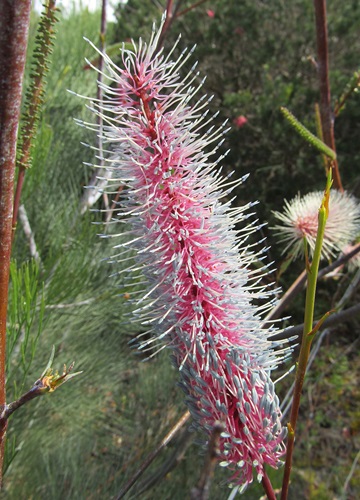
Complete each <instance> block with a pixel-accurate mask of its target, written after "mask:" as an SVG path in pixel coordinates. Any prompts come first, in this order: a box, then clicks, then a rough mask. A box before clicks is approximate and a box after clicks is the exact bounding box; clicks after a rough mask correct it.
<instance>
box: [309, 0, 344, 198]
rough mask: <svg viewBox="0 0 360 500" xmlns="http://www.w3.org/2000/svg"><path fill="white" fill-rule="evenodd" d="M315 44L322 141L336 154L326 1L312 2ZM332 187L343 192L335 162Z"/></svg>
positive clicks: (333, 164)
mask: <svg viewBox="0 0 360 500" xmlns="http://www.w3.org/2000/svg"><path fill="white" fill-rule="evenodd" d="M314 7H315V23H316V43H317V51H318V74H319V86H320V116H321V127H322V134H323V140H324V142H325V144H326V145H327V146H329V147H330V148H331V149H332V150H333V151H335V152H336V148H335V136H334V116H333V113H332V109H331V93H330V82H329V51H328V36H327V22H326V0H314ZM332 168H333V179H334V187H335V188H336V189H339V190H340V191H344V188H343V186H342V182H341V177H340V172H339V165H338V162H337V160H334V161H333V162H332Z"/></svg>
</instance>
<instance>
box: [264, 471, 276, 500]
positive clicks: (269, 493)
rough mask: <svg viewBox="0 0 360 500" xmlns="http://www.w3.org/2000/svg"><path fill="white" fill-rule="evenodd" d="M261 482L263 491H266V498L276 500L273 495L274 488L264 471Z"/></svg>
mask: <svg viewBox="0 0 360 500" xmlns="http://www.w3.org/2000/svg"><path fill="white" fill-rule="evenodd" d="M261 483H262V485H263V488H264V491H265V493H266V496H267V498H268V500H276V495H275V492H274V489H273V487H272V484H271V482H270V479H269V477H268V475H267V474H266V472H265V471H264V475H263V478H262V481H261Z"/></svg>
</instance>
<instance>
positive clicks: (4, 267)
mask: <svg viewBox="0 0 360 500" xmlns="http://www.w3.org/2000/svg"><path fill="white" fill-rule="evenodd" d="M30 9H31V0H22V1H21V2H14V1H12V0H0V68H1V79H0V126H1V129H0V409H1V410H2V409H3V408H4V407H5V404H6V399H5V398H6V393H5V352H6V314H7V305H8V287H9V270H10V255H11V233H12V214H13V190H14V175H15V159H16V141H17V131H18V125H19V116H20V106H21V94H22V84H23V77H24V69H25V58H26V48H27V40H28V32H29V21H30ZM4 437H5V428H4V427H3V428H2V429H0V443H1V445H0V483H1V482H2V466H3V460H4V442H5V440H4Z"/></svg>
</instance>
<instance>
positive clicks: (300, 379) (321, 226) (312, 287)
mask: <svg viewBox="0 0 360 500" xmlns="http://www.w3.org/2000/svg"><path fill="white" fill-rule="evenodd" d="M331 182H332V181H331V170H329V175H328V180H327V185H326V190H325V194H324V198H323V201H322V204H321V207H320V210H319V223H318V232H317V237H316V243H315V250H314V256H313V261H312V263H311V265H309V266H308V265H307V282H308V285H307V289H306V301H305V315H304V330H303V337H302V341H301V347H300V354H299V360H298V364H297V369H296V377H295V387H294V395H293V403H292V408H291V415H290V422H289V423H288V431H289V434H288V441H287V452H286V460H285V470H284V478H283V485H282V491H281V500H286V499H287V497H288V491H289V484H290V474H291V466H292V455H293V451H294V443H295V434H296V424H297V419H298V415H299V408H300V398H301V392H302V388H303V385H304V379H305V374H306V366H307V363H308V359H309V354H310V348H311V343H312V340H313V338H314V336H313V335H309V334H310V333H311V331H312V328H313V322H314V308H315V295H316V284H317V277H318V272H319V263H320V257H321V248H322V243H323V239H324V232H325V225H326V220H327V216H328V206H329V195H330V187H331Z"/></svg>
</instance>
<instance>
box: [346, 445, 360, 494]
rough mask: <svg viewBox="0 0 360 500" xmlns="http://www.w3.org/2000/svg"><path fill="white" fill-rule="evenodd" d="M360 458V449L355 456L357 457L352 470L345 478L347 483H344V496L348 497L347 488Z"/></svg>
mask: <svg viewBox="0 0 360 500" xmlns="http://www.w3.org/2000/svg"><path fill="white" fill-rule="evenodd" d="M359 459H360V450H359V451H358V452H357V455H356V457H355V459H354V461H353V463H352V466H351V469H350V472H349V474H348V475H347V478H346V480H345V483H344V486H343V498H346V490H347V489H348V487H349V483H350V480H351V478H352V476H353V475H354V472H355V468H356V465H357V463H358V461H359Z"/></svg>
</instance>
